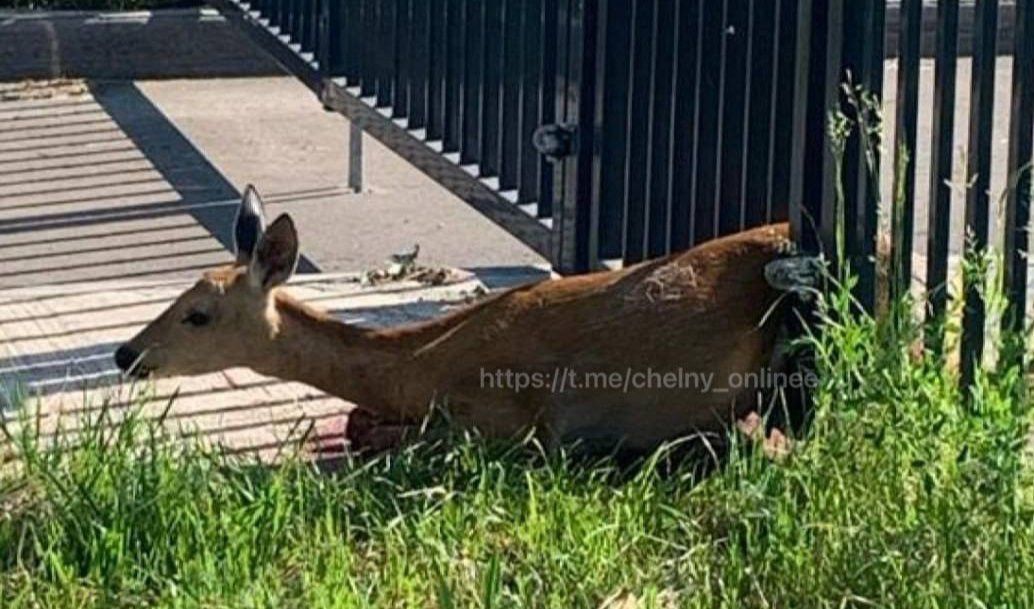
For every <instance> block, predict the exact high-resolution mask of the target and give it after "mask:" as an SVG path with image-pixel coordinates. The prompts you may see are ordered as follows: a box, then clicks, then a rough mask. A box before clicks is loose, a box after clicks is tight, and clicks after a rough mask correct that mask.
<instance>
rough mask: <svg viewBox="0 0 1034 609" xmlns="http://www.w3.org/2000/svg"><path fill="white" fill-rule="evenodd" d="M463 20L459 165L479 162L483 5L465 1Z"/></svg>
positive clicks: (473, 1)
mask: <svg viewBox="0 0 1034 609" xmlns="http://www.w3.org/2000/svg"><path fill="white" fill-rule="evenodd" d="M465 8H466V11H465V16H464V19H463V26H464V28H463V29H464V34H465V35H464V43H465V46H464V55H463V58H464V68H463V84H462V85H461V87H460V89H461V91H462V92H463V126H462V130H463V141H462V145H461V147H460V162H461V163H476V162H478V161H479V160H480V159H481V116H482V112H483V105H482V99H483V98H482V90H483V87H482V83H483V81H484V80H483V74H484V61H485V57H484V49H483V41H482V38H483V36H482V35H483V33H484V29H483V28H484V19H483V17H482V9H483V8H484V7H483V4H482V2H481V1H480V0H468V1H467V2H466V7H465Z"/></svg>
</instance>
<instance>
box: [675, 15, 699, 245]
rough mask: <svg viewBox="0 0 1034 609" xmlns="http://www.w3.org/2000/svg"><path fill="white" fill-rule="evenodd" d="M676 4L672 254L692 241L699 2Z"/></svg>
mask: <svg viewBox="0 0 1034 609" xmlns="http://www.w3.org/2000/svg"><path fill="white" fill-rule="evenodd" d="M703 1H704V0H680V1H679V17H678V22H677V24H676V26H675V32H676V37H677V40H676V44H675V57H676V59H675V62H676V67H675V100H674V104H673V105H674V113H675V117H674V121H673V125H674V130H675V137H674V152H673V153H672V168H671V171H672V190H671V234H670V236H669V241H670V243H671V247H672V249H674V250H681V249H685V248H687V247H689V243H690V240H691V238H692V234H691V230H692V220H691V218H692V214H693V210H692V201H693V186H694V182H693V180H694V176H695V174H696V157H695V156H694V152H695V147H694V143H695V141H696V128H697V123H696V121H695V120H694V117H695V116H696V103H697V84H698V82H699V78H698V74H699V69H700V65H699V58H700V54H699V50H700V40H699V38H698V37H697V36H696V34H697V32H699V31H700V19H701V11H702V8H701V2H703Z"/></svg>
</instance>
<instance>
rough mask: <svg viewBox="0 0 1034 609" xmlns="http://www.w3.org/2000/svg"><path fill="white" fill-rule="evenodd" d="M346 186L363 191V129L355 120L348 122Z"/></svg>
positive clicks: (356, 190) (358, 191) (357, 191)
mask: <svg viewBox="0 0 1034 609" xmlns="http://www.w3.org/2000/svg"><path fill="white" fill-rule="evenodd" d="M348 187H349V188H350V189H352V192H356V193H360V192H362V191H363V129H362V127H360V126H359V125H357V124H356V123H355V121H349V122H348Z"/></svg>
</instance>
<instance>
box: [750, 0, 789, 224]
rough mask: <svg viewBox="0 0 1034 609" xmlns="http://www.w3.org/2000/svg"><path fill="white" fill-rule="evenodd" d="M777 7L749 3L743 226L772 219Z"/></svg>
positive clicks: (755, 0) (754, 1)
mask: <svg viewBox="0 0 1034 609" xmlns="http://www.w3.org/2000/svg"><path fill="white" fill-rule="evenodd" d="M780 4H781V2H779V1H778V0H776V1H774V2H771V1H768V0H752V2H751V9H750V10H751V16H750V24H751V26H750V29H751V33H750V36H751V43H750V54H749V56H748V59H747V61H748V64H747V70H748V71H749V74H750V76H749V80H748V83H749V87H748V93H747V105H746V106H745V116H744V122H745V123H746V125H747V135H746V138H747V139H746V142H747V145H746V146H745V148H744V151H743V156H744V168H745V169H744V171H743V178H742V184H741V186H740V189H741V191H742V192H743V198H744V204H745V205H744V214H745V215H744V225H745V226H757V225H759V224H762V223H764V222H765V221H766V220H768V218H769V216H771V213H770V210H769V207H768V206H769V198H770V195H769V190H770V189H771V180H772V177H771V174H770V170H771V167H772V163H771V161H772V145H773V143H774V141H773V135H772V134H773V132H774V126H773V119H774V118H775V116H774V114H773V110H774V109H775V108H776V107H777V105H778V101H779V98H778V96H777V95H776V91H777V89H778V87H779V84H778V83H777V81H776V77H777V75H778V73H779V59H780V56H779V49H778V46H777V45H778V39H779V35H780V14H779V10H780ZM787 54H788V55H789V53H787ZM791 84H792V83H791ZM784 120H785V119H784ZM787 122H789V121H787Z"/></svg>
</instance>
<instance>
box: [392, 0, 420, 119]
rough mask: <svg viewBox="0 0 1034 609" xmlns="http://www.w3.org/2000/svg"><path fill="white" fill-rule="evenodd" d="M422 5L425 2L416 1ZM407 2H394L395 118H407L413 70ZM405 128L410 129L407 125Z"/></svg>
mask: <svg viewBox="0 0 1034 609" xmlns="http://www.w3.org/2000/svg"><path fill="white" fill-rule="evenodd" d="M417 2H419V3H420V4H424V3H425V2H426V0H417ZM409 11H410V6H409V0H395V27H394V30H395V49H394V51H392V57H394V59H395V61H394V62H393V63H394V74H393V84H392V87H391V89H392V100H391V102H392V114H393V116H395V117H396V118H408V117H409V84H410V71H411V70H412V69H413V58H412V56H411V55H410V51H409V46H410V44H411V43H412V36H413V34H414V32H412V31H411V29H410V25H411V23H412V22H411V17H410V12H409ZM407 128H411V127H409V126H408V125H407Z"/></svg>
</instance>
